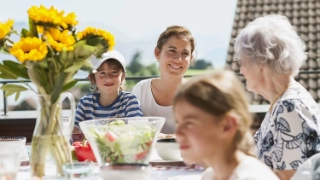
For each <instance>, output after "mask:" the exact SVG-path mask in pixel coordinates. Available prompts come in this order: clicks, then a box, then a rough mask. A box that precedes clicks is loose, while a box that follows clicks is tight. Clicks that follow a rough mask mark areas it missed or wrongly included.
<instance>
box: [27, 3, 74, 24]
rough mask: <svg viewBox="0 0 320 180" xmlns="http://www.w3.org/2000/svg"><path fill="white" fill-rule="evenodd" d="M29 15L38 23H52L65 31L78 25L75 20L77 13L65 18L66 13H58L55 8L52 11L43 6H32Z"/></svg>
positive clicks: (51, 8)
mask: <svg viewBox="0 0 320 180" xmlns="http://www.w3.org/2000/svg"><path fill="white" fill-rule="evenodd" d="M28 14H29V17H30V18H31V19H32V20H34V21H35V22H36V23H51V24H54V25H59V26H62V27H63V28H64V29H66V28H68V26H75V25H77V24H78V21H77V20H75V19H76V17H77V16H76V14H75V13H69V14H67V15H66V16H64V11H58V9H55V8H54V7H53V6H51V7H50V9H47V8H46V7H44V6H43V5H40V7H37V6H32V7H31V8H30V9H29V10H28Z"/></svg>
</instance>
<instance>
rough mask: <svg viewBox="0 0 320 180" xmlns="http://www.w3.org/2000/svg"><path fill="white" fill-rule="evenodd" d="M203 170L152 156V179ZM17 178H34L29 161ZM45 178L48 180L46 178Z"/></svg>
mask: <svg viewBox="0 0 320 180" xmlns="http://www.w3.org/2000/svg"><path fill="white" fill-rule="evenodd" d="M27 149H28V152H29V151H30V147H28V146H27ZM203 170H204V169H203V168H201V167H198V166H195V167H188V166H186V165H185V164H184V163H183V161H176V160H175V161H170V160H163V159H161V158H160V157H159V156H158V154H157V153H156V151H155V150H154V151H153V152H152V154H151V156H150V180H191V179H192V180H200V179H201V174H202V173H203ZM94 171H95V174H96V177H97V178H94V179H97V180H103V179H102V178H101V177H100V176H99V174H100V168H99V167H98V165H96V168H95V170H94ZM124 173H125V172H124ZM51 179H52V178H50V180H51ZM57 179H59V178H57ZM16 180H34V179H32V178H31V172H30V163H29V161H23V162H21V166H20V168H19V171H18V172H17V177H16ZM36 180H38V179H36ZM43 180H46V178H44V179H43ZM48 180H49V179H48ZM59 180H63V178H60V179H59Z"/></svg>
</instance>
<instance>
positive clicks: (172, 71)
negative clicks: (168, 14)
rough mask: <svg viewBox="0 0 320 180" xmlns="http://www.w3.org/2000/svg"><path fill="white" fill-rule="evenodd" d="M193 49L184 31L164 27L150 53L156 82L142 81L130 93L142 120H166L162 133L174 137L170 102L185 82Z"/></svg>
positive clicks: (192, 40)
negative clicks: (154, 60) (155, 67)
mask: <svg viewBox="0 0 320 180" xmlns="http://www.w3.org/2000/svg"><path fill="white" fill-rule="evenodd" d="M194 49H195V42H194V38H193V36H192V34H191V32H190V31H189V30H188V29H186V28H185V27H182V26H170V27H168V28H167V29H166V30H165V31H164V32H163V33H161V34H160V37H159V39H158V42H157V46H156V47H155V49H154V55H155V57H156V58H157V61H158V62H159V68H160V74H161V76H160V78H152V79H147V80H143V81H141V82H139V83H138V84H137V85H135V86H134V87H133V89H132V93H133V94H134V95H136V96H137V98H138V99H139V100H140V103H141V108H142V112H143V114H144V115H145V116H161V117H165V118H166V122H165V124H164V126H163V129H162V131H161V132H162V133H166V134H173V133H174V129H175V123H174V120H173V113H172V106H171V105H172V100H173V96H174V93H175V91H176V89H177V88H178V87H179V86H180V85H181V84H182V83H184V82H185V81H186V80H185V79H184V78H183V75H184V74H185V72H186V71H187V70H188V68H189V66H190V64H191V63H192V60H193V52H194Z"/></svg>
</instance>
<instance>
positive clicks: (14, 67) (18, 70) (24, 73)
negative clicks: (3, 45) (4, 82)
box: [3, 60, 29, 79]
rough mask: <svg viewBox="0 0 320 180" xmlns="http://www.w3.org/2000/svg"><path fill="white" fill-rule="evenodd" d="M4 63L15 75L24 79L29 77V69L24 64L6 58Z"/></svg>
mask: <svg viewBox="0 0 320 180" xmlns="http://www.w3.org/2000/svg"><path fill="white" fill-rule="evenodd" d="M3 65H4V66H5V67H7V69H8V70H10V71H11V72H13V73H14V74H15V75H17V76H19V77H21V78H24V79H29V75H28V69H27V68H26V67H25V66H24V65H23V64H20V63H17V62H14V61H11V60H4V61H3Z"/></svg>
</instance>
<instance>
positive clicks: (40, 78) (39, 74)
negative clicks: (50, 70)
mask: <svg viewBox="0 0 320 180" xmlns="http://www.w3.org/2000/svg"><path fill="white" fill-rule="evenodd" d="M31 73H33V74H34V77H35V78H36V80H35V81H36V82H38V83H39V84H40V85H41V86H43V87H44V88H45V90H46V91H47V93H48V92H49V89H50V84H49V80H48V77H47V71H46V68H43V67H42V66H40V65H39V63H36V64H34V65H33V66H32V71H31Z"/></svg>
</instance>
